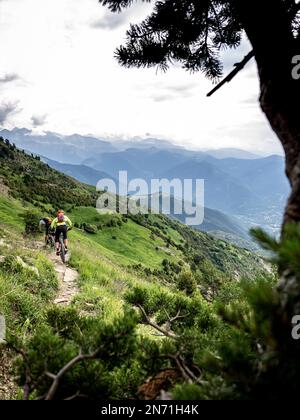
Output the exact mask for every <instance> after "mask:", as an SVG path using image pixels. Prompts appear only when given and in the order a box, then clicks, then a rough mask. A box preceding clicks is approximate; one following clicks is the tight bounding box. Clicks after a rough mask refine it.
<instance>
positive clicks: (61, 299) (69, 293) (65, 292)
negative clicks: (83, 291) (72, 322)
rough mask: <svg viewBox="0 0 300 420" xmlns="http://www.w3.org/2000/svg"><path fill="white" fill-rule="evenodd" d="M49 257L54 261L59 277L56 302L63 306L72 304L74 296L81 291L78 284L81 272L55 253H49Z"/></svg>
mask: <svg viewBox="0 0 300 420" xmlns="http://www.w3.org/2000/svg"><path fill="white" fill-rule="evenodd" d="M49 259H50V260H51V261H52V262H53V266H54V270H55V272H56V274H57V277H58V279H59V290H58V294H57V297H56V299H55V301H54V303H55V304H56V305H62V306H67V305H70V303H71V302H72V299H73V297H74V296H75V295H76V294H77V293H78V292H79V290H78V287H77V284H76V281H77V279H78V277H79V274H78V272H77V271H75V270H73V269H72V268H69V267H68V266H66V265H65V264H63V263H62V262H61V261H60V260H59V258H58V257H57V256H56V255H55V254H53V253H52V254H51V255H49Z"/></svg>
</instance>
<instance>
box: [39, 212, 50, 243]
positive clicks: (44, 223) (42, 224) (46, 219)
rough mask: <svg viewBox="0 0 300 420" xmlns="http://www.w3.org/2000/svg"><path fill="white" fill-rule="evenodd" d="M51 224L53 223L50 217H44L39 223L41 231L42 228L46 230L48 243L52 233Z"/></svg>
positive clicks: (46, 241)
mask: <svg viewBox="0 0 300 420" xmlns="http://www.w3.org/2000/svg"><path fill="white" fill-rule="evenodd" d="M51 224H52V219H50V217H43V218H42V219H41V220H40V223H39V228H40V231H41V232H42V230H45V243H46V244H47V243H48V240H49V235H50V234H51Z"/></svg>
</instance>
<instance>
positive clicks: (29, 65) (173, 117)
mask: <svg viewBox="0 0 300 420" xmlns="http://www.w3.org/2000/svg"><path fill="white" fill-rule="evenodd" d="M150 7H151V5H149V4H145V3H143V4H142V3H140V4H139V3H138V4H137V5H136V6H134V7H133V8H132V9H129V10H128V11H127V12H126V13H125V14H124V15H123V14H120V15H112V14H111V13H110V12H108V11H107V9H105V8H103V7H101V6H100V5H99V3H98V1H97V0H85V1H83V0H52V1H49V0H43V1H41V0H22V1H18V6H17V7H16V1H6V0H5V1H0V43H1V55H0V84H1V93H2V97H3V98H5V103H4V104H2V105H1V108H0V124H1V125H2V126H5V127H7V128H13V127H14V126H18V127H28V128H31V127H32V125H34V126H35V127H37V129H39V130H40V129H41V127H42V129H44V130H49V131H55V132H60V133H62V134H72V133H74V132H77V133H80V134H88V133H89V134H93V135H95V136H102V137H103V136H108V137H118V138H128V137H133V136H145V134H146V133H148V134H149V135H151V136H156V137H161V138H165V139H171V140H173V141H175V142H177V143H179V144H185V145H189V146H192V147H194V148H207V147H209V148H211V147H241V148H244V149H248V150H253V151H256V152H257V151H262V152H269V153H273V152H278V151H280V150H281V149H280V146H279V142H278V141H277V139H276V138H275V136H274V134H273V133H272V131H271V129H270V128H269V126H268V124H267V122H266V120H265V118H264V116H263V115H262V112H261V110H260V108H259V106H258V102H257V100H256V99H255V98H258V94H259V92H258V81H257V77H256V68H255V63H254V62H252V63H250V64H249V65H248V66H247V68H246V69H245V70H244V71H243V72H242V73H241V74H240V75H239V76H238V77H237V78H235V79H234V80H233V81H232V82H231V83H230V84H228V85H226V86H225V87H224V88H223V89H222V90H220V91H219V92H218V93H216V94H215V95H214V96H212V97H211V98H207V97H206V93H207V92H209V91H210V90H211V88H212V84H211V83H210V81H208V80H206V79H205V78H204V76H203V75H202V74H200V73H197V74H193V75H190V74H189V73H187V72H185V71H184V70H182V69H180V68H179V67H178V66H176V67H175V68H173V69H171V70H170V71H169V72H167V73H160V72H158V73H157V71H156V69H124V68H121V67H120V66H119V65H118V63H117V62H116V60H115V58H114V51H115V48H116V47H117V46H119V45H120V44H121V43H122V41H123V40H124V36H125V32H126V28H127V26H128V24H129V22H132V23H135V22H139V21H141V19H142V18H143V17H144V16H145V15H146V13H147V11H149V10H150ZM248 48H249V46H248V45H247V44H244V45H243V47H242V48H241V49H240V50H236V51H232V52H229V53H226V54H224V67H225V71H226V72H227V71H230V70H231V69H232V66H233V65H234V63H236V62H237V61H239V60H240V59H242V58H243V57H244V56H245V54H247V53H248V51H249V49H248ZM18 74H20V75H22V80H24V83H19V84H18V83H13V82H14V80H16V78H17V77H18V76H17V75H18ZM13 75H14V76H13ZM9 79H11V80H9ZM1 80H2V82H1ZM9 81H10V83H8V82H9ZM18 101H19V102H18ZM17 102H18V103H19V105H16V104H17ZM13 105H15V106H16V107H17V109H16V108H14V109H11V108H12V107H13ZM16 110H18V111H19V112H15V111H16ZM41 116H42V117H44V118H41ZM46 116H47V118H46Z"/></svg>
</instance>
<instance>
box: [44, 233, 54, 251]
mask: <svg viewBox="0 0 300 420" xmlns="http://www.w3.org/2000/svg"><path fill="white" fill-rule="evenodd" d="M47 245H49V246H50V248H54V246H55V239H54V234H49V235H48V238H47V241H46V246H47Z"/></svg>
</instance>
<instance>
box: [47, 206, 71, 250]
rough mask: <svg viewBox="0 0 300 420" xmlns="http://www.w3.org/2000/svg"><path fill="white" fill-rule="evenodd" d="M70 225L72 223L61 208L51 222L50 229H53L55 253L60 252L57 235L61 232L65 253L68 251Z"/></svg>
mask: <svg viewBox="0 0 300 420" xmlns="http://www.w3.org/2000/svg"><path fill="white" fill-rule="evenodd" d="M72 227H73V223H72V222H71V220H70V219H69V218H68V217H67V216H66V215H65V212H64V211H63V210H58V212H57V217H56V218H55V219H54V220H53V222H52V223H51V229H55V246H56V255H59V254H60V249H59V237H60V235H61V234H63V238H64V245H65V250H66V253H67V252H68V230H71V229H72Z"/></svg>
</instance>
